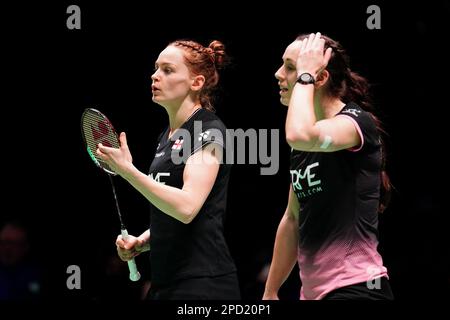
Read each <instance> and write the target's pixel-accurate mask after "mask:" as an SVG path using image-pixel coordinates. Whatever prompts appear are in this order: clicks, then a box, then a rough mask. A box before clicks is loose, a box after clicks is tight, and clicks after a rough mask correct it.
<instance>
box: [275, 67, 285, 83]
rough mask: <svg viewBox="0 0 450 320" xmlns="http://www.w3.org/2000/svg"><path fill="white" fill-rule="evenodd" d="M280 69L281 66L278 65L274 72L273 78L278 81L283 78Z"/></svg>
mask: <svg viewBox="0 0 450 320" xmlns="http://www.w3.org/2000/svg"><path fill="white" fill-rule="evenodd" d="M281 69H283V66H281V67H279V68H278V70H277V71H276V72H275V78H276V79H277V80H279V81H280V80H282V78H283V77H282V70H281Z"/></svg>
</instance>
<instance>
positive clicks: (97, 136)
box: [81, 108, 141, 281]
mask: <svg viewBox="0 0 450 320" xmlns="http://www.w3.org/2000/svg"><path fill="white" fill-rule="evenodd" d="M81 133H82V136H83V140H84V143H85V146H86V149H87V152H88V154H89V156H90V157H91V159H92V161H94V163H95V164H96V165H97V167H99V168H100V169H102V170H103V171H105V172H106V173H108V177H109V181H110V182H111V187H112V190H113V194H114V200H115V203H116V208H117V213H118V215H119V220H120V230H121V234H122V238H123V239H124V240H125V241H127V239H128V231H127V229H126V227H125V224H124V222H123V219H122V214H121V212H120V208H119V201H118V200H117V193H116V188H115V186H114V181H113V177H114V176H116V173H115V172H114V171H113V170H112V169H111V167H110V166H109V165H108V163H106V162H105V161H104V160H103V159H102V158H100V157H99V156H98V155H97V146H98V144H99V143H101V144H103V145H104V146H106V147H111V148H119V147H120V142H119V137H118V135H117V133H116V130H114V127H113V126H112V124H111V122H110V121H109V120H108V118H106V116H105V115H104V114H103V113H101V112H100V111H98V110H95V109H92V108H87V109H85V110H84V112H83V115H82V116H81ZM127 262H128V269H129V270H130V280H131V281H138V280H139V279H140V277H141V275H140V274H139V271H138V270H137V266H136V262H135V260H134V258H133V259H131V260H129V261H127Z"/></svg>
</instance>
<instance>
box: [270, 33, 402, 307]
mask: <svg viewBox="0 0 450 320" xmlns="http://www.w3.org/2000/svg"><path fill="white" fill-rule="evenodd" d="M275 77H276V78H277V80H278V85H279V86H280V96H281V98H280V100H281V103H282V104H283V105H285V106H288V112H287V117H286V123H285V130H286V140H287V142H288V144H289V145H290V146H291V148H292V152H291V164H290V173H291V186H290V191H289V200H288V205H287V208H286V211H285V213H284V216H283V218H282V220H281V222H280V224H279V227H278V231H277V235H276V239H275V245H274V252H273V259H272V263H271V267H270V271H269V276H268V279H267V282H266V288H265V292H264V297H263V298H264V299H278V290H279V288H280V286H281V285H282V283H283V282H284V281H285V280H286V278H287V277H288V275H289V274H290V272H291V271H292V268H293V267H294V265H295V263H296V262H298V265H299V268H300V279H301V282H302V287H301V290H300V299H308V300H309V299H314V300H318V299H330V300H343V299H389V300H390V299H393V295H392V292H391V289H390V285H389V282H388V274H387V269H386V268H385V267H384V266H383V261H382V258H381V256H380V254H379V253H378V251H377V246H378V230H377V228H378V213H379V212H382V211H383V210H384V209H385V208H386V206H387V203H388V200H389V191H390V183H389V178H388V176H387V174H386V172H385V170H384V168H385V165H384V151H383V149H384V148H383V141H382V140H381V133H382V130H381V129H380V122H379V121H378V119H377V118H376V117H375V116H374V115H373V113H372V109H371V104H370V101H369V99H368V84H367V81H366V79H364V78H363V77H361V76H359V75H357V74H356V73H354V72H353V71H352V70H351V69H350V66H349V61H348V57H347V55H346V54H345V51H344V50H343V48H342V47H341V46H340V44H339V43H337V42H336V41H334V40H332V39H330V38H328V37H326V36H323V35H321V34H320V33H317V34H311V35H309V36H306V35H303V36H299V37H298V38H297V39H296V40H295V41H294V42H293V43H291V44H290V45H289V46H288V47H287V48H286V51H285V52H284V55H283V64H282V66H281V67H280V68H279V69H278V71H277V72H276V73H275Z"/></svg>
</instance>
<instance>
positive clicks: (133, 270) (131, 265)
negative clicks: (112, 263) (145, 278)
mask: <svg viewBox="0 0 450 320" xmlns="http://www.w3.org/2000/svg"><path fill="white" fill-rule="evenodd" d="M121 234H122V238H123V239H124V240H125V241H126V240H127V239H128V231H127V229H122V230H121ZM127 262H128V269H129V270H130V280H131V281H138V280H139V279H140V278H141V274H140V273H139V271H138V269H137V266H136V261H134V258H133V259H131V260H128V261H127Z"/></svg>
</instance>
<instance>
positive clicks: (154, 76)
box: [151, 70, 158, 82]
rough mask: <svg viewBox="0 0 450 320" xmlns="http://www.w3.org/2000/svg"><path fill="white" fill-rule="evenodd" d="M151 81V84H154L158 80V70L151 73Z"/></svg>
mask: <svg viewBox="0 0 450 320" xmlns="http://www.w3.org/2000/svg"><path fill="white" fill-rule="evenodd" d="M151 79H152V81H153V82H155V81H156V80H157V79H158V70H155V72H153V74H152V76H151Z"/></svg>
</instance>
